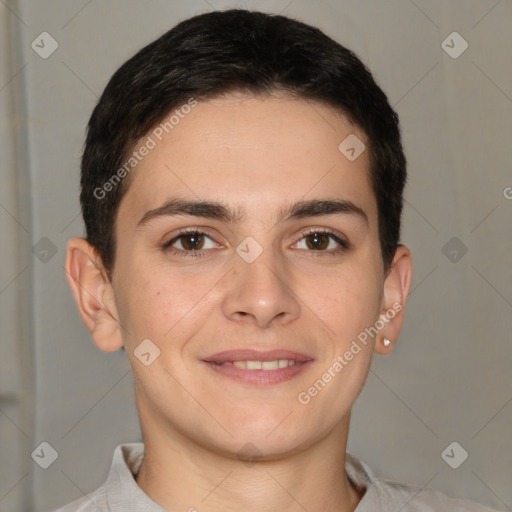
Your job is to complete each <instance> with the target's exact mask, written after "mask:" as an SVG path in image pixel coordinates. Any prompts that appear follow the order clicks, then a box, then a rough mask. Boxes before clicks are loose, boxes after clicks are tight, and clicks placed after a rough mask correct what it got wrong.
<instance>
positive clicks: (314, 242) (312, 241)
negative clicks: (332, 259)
mask: <svg viewBox="0 0 512 512" xmlns="http://www.w3.org/2000/svg"><path fill="white" fill-rule="evenodd" d="M305 238H306V245H307V246H308V249H313V250H323V249H327V247H328V246H329V241H330V239H331V237H330V236H329V235H328V234H326V233H311V234H310V235H307V236H306V237H305Z"/></svg>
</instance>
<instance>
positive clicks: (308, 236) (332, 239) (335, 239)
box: [294, 229, 349, 252]
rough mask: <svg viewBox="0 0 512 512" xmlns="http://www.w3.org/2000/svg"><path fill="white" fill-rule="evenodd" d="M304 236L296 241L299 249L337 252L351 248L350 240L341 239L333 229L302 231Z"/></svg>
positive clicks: (296, 246)
mask: <svg viewBox="0 0 512 512" xmlns="http://www.w3.org/2000/svg"><path fill="white" fill-rule="evenodd" d="M301 235H302V238H301V239H300V240H299V241H298V242H296V243H295V245H294V247H295V248H297V249H306V250H311V251H318V252H337V251H344V250H347V249H348V248H349V244H348V242H346V241H345V240H343V239H341V238H340V237H339V236H337V235H336V234H334V233H333V232H332V231H328V230H322V229H313V230H310V231H308V232H306V233H301Z"/></svg>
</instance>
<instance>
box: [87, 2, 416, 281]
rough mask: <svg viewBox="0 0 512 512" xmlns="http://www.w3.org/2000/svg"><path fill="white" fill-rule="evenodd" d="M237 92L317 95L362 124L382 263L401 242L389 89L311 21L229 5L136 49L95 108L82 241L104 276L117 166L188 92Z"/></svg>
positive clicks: (400, 159) (399, 161) (110, 252)
mask: <svg viewBox="0 0 512 512" xmlns="http://www.w3.org/2000/svg"><path fill="white" fill-rule="evenodd" d="M235 91H240V92H245V93H248V94H252V95H269V94H273V93H276V92H283V93H288V94H291V95H294V96H296V97H299V98H304V99H309V100H316V101H320V102H322V103H324V104H327V105H328V106H331V107H333V108H335V109H337V110H338V111H341V112H342V113H343V114H344V115H345V116H347V118H348V119H349V120H350V121H351V122H352V123H354V124H355V125H357V126H358V127H360V128H361V129H362V130H363V131H364V133H365V134H366V136H367V139H368V140H367V142H368V145H369V148H368V149H369V150H370V151H369V159H370V169H369V172H370V182H371V185H372V189H373V192H374V194H375V197H376V202H377V208H378V218H379V240H380V246H381V252H382V259H383V262H384V268H385V269H386V270H388V269H389V267H390V264H391V261H392V259H393V256H394V253H395V250H396V248H397V246H398V245H399V244H398V242H399V237H400V219H401V213H402V205H403V199H402V195H403V189H404V186H405V182H406V160H405V156H404V153H403V149H402V144H401V140H400V129H399V122H398V116H397V114H396V113H395V112H394V110H393V109H392V107H391V106H390V104H389V103H388V100H387V98H386V95H385V94H384V92H383V91H382V90H381V89H380V88H379V86H378V85H377V84H376V83H375V81H374V79H373V77H372V75H371V73H370V71H369V70H368V69H367V68H366V67H365V65H364V64H363V63H362V62H361V61H360V60H359V59H358V58H357V56H356V55H355V54H354V53H353V52H352V51H350V50H348V49H347V48H345V47H343V46H341V45H340V44H339V43H337V42H336V41H334V40H333V39H331V38H330V37H328V36H327V35H325V34H324V33H323V32H322V31H321V30H319V29H318V28H315V27H312V26H309V25H306V24H304V23H302V22H299V21H296V20H293V19H290V18H288V17H285V16H280V15H271V14H265V13H262V12H255V11H247V10H242V9H232V10H227V11H215V12H210V13H206V14H201V15H198V16H194V17H192V18H189V19H186V20H184V21H182V22H180V23H179V24H178V25H176V26H175V27H174V28H172V29H171V30H169V31H168V32H166V33H165V34H164V35H162V36H161V37H159V38H158V39H156V40H155V41H153V42H152V43H150V44H149V45H147V46H146V47H144V48H143V49H141V50H140V51H139V52H138V53H136V54H135V55H134V56H133V57H132V58H130V59H129V60H128V61H126V62H125V63H124V64H123V65H122V66H121V67H120V68H119V69H118V70H117V71H116V72H115V73H114V75H113V76H112V78H111V79H110V81H109V83H108V84H107V86H106V88H105V90H104V91H103V94H102V95H101V98H100V99H99V101H98V104H97V105H96V107H95V108H94V111H93V113H92V115H91V118H90V120H89V124H88V128H87V137H86V141H85V146H84V152H83V156H82V165H81V194H80V202H81V207H82V215H83V218H84V222H85V228H86V237H85V238H86V240H87V241H88V242H89V243H90V244H91V245H92V246H93V247H94V248H95V250H96V251H97V253H98V255H99V256H100V257H101V260H102V263H103V266H104V268H105V270H106V271H107V275H108V278H109V279H111V275H112V270H113V267H114V261H115V252H116V240H115V221H116V217H117V212H118V209H119V204H120V202H121V199H122V198H123V196H124V194H125V193H126V191H127V190H128V187H129V184H130V182H131V179H130V178H131V175H130V174H129V173H128V171H129V168H127V167H126V165H124V164H125V162H126V161H127V159H129V156H130V153H131V152H132V151H133V149H134V148H135V146H136V145H137V144H138V143H139V142H140V141H141V139H142V137H144V136H145V135H147V134H148V133H149V132H150V130H151V129H153V128H154V127H155V126H157V125H158V124H159V123H161V122H162V120H163V119H164V118H165V116H167V115H169V113H170V112H171V111H172V109H176V108H178V107H180V106H182V105H185V104H186V103H187V102H190V100H191V98H193V99H194V100H196V101H197V100H201V99H209V98H213V97H216V96H220V95H222V94H225V93H230V92H235ZM340 142H341V141H340ZM123 165H124V171H125V172H122V171H121V169H122V168H123ZM119 171H120V172H119ZM116 173H117V174H116ZM125 175H126V177H125V178H124V176H125ZM121 176H122V177H123V178H124V179H122V180H121ZM112 178H116V180H117V181H118V182H119V183H118V186H116V182H114V181H112ZM109 180H110V181H109ZM108 183H110V184H109V185H108V187H106V186H105V184H108ZM106 190H108V193H105V191H106ZM99 191H101V193H99Z"/></svg>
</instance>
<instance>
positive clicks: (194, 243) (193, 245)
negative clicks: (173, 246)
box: [184, 233, 203, 250]
mask: <svg viewBox="0 0 512 512" xmlns="http://www.w3.org/2000/svg"><path fill="white" fill-rule="evenodd" d="M202 241H203V240H202V235H199V234H197V233H196V234H194V233H193V234H191V235H187V236H186V238H185V244H184V245H185V247H186V248H187V249H193V250H194V249H200V248H201V247H202V245H203V244H202Z"/></svg>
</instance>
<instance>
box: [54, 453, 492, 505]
mask: <svg viewBox="0 0 512 512" xmlns="http://www.w3.org/2000/svg"><path fill="white" fill-rule="evenodd" d="M143 457H144V444H143V443H127V444H120V445H119V446H117V448H116V449H115V451H114V457H113V460H112V467H111V469H110V473H109V475H108V478H107V480H106V482H105V483H104V484H103V485H102V486H101V487H99V488H98V489H97V490H96V491H94V492H92V493H90V494H89V495H88V496H84V497H83V498H80V499H78V500H76V501H73V502H72V503H70V504H68V505H66V506H64V507H61V508H59V509H58V510H56V511H55V512H127V511H132V510H133V511H137V512H166V511H165V509H164V508H162V507H161V506H160V505H157V504H156V503H155V502H154V501H153V500H151V499H150V498H149V496H147V495H146V494H145V493H144V491H143V490H142V489H141V488H140V487H139V486H138V485H137V482H136V481H135V478H134V476H135V475H136V474H137V472H138V471H139V468H140V465H141V463H142V459H143ZM345 469H346V472H347V475H348V478H349V479H350V480H351V482H352V483H353V484H354V485H355V486H356V487H358V488H359V489H361V490H364V496H363V497H362V499H361V501H360V502H359V505H358V506H357V508H356V511H355V512H398V511H400V512H440V511H443V512H444V511H449V512H496V511H493V510H492V509H490V508H487V507H484V506H483V505H479V504H478V503H475V502H472V501H467V500H461V499H453V498H449V497H448V496H446V495H445V494H443V493H441V492H439V491H436V490H434V489H431V488H428V487H426V488H422V487H420V486H413V485H407V484H400V483H397V482H392V481H389V480H383V479H380V478H377V476H376V475H375V474H374V473H373V471H372V470H371V469H370V468H369V467H368V466H367V465H366V464H365V463H364V462H363V461H361V460H359V459H357V458H355V457H353V456H351V455H350V454H348V453H347V454H346V461H345Z"/></svg>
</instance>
